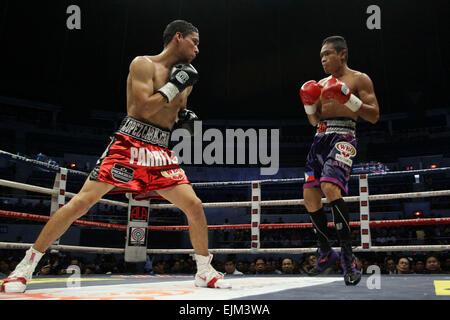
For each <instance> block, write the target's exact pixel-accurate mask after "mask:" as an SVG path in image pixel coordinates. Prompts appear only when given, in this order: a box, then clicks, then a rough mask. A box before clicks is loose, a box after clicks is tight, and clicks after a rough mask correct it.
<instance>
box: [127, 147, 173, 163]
mask: <svg viewBox="0 0 450 320" xmlns="http://www.w3.org/2000/svg"><path fill="white" fill-rule="evenodd" d="M135 163H136V164H137V165H138V166H143V167H161V166H167V165H171V164H178V158H177V157H176V156H175V155H172V156H169V155H168V154H167V152H165V151H164V150H153V151H150V150H148V149H147V148H135V147H131V148H130V164H135Z"/></svg>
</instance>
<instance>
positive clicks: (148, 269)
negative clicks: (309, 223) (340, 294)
mask: <svg viewBox="0 0 450 320" xmlns="http://www.w3.org/2000/svg"><path fill="white" fill-rule="evenodd" d="M23 255H24V251H23V250H2V251H0V278H5V277H7V276H8V275H9V273H10V272H11V271H12V270H14V268H15V267H16V265H17V264H18V263H19V262H20V260H21V259H22V257H23ZM92 256H95V257H94V258H93V257H90V258H86V257H80V256H77V255H75V254H73V253H67V252H59V253H50V252H47V253H46V254H45V255H44V256H43V258H42V259H41V261H40V262H39V264H38V266H37V268H36V270H35V273H34V275H40V276H49V275H51V276H57V275H67V274H68V273H74V272H77V273H79V274H83V275H89V274H148V275H161V274H169V275H177V274H178V275H194V274H195V273H196V263H195V261H194V260H193V258H192V257H191V256H190V255H179V256H177V257H176V258H174V257H173V256H171V255H165V256H159V255H158V256H153V257H151V256H149V255H148V256H147V261H146V262H145V263H144V262H143V263H127V262H125V261H124V260H123V256H121V255H115V254H97V255H92ZM356 256H357V260H358V269H359V270H360V271H361V272H362V273H363V274H372V273H373V272H378V271H379V272H380V273H381V274H392V275H394V274H449V273H450V256H449V255H448V253H447V252H441V253H439V252H436V253H428V254H426V253H412V254H410V255H405V254H403V253H398V254H393V253H374V252H368V253H358V254H356ZM317 257H318V254H317V253H309V254H301V255H295V256H292V255H290V256H289V257H281V258H273V257H270V255H269V256H268V255H265V256H257V257H255V256H253V255H248V256H247V257H246V258H245V259H236V256H235V255H227V256H224V255H216V256H215V258H214V259H213V262H212V265H213V266H214V267H215V268H216V269H217V270H218V271H220V272H222V273H224V274H225V275H226V276H231V275H262V274H272V275H277V274H278V275H281V274H298V275H302V274H303V275H307V274H308V272H309V270H310V269H311V268H313V267H314V266H315V265H316V263H317ZM378 268H379V269H378ZM342 273H343V271H342V267H341V265H340V260H337V261H336V263H335V264H334V265H333V266H331V267H330V268H328V269H327V270H325V272H324V274H331V275H333V274H336V275H338V274H342Z"/></svg>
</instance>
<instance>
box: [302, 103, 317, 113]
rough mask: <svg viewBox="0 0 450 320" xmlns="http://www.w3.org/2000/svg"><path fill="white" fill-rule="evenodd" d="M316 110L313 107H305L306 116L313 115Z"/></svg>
mask: <svg viewBox="0 0 450 320" xmlns="http://www.w3.org/2000/svg"><path fill="white" fill-rule="evenodd" d="M316 110H317V107H316V106H315V105H312V106H305V112H306V114H314V113H316Z"/></svg>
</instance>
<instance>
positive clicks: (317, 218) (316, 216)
mask: <svg viewBox="0 0 450 320" xmlns="http://www.w3.org/2000/svg"><path fill="white" fill-rule="evenodd" d="M303 198H304V201H305V207H306V210H307V211H308V213H309V216H310V218H311V222H312V224H313V226H314V229H315V231H316V234H317V237H318V240H319V246H320V250H321V251H324V252H327V251H329V250H330V249H331V247H330V244H329V241H330V239H329V238H330V236H329V232H328V227H327V225H328V221H327V216H326V215H325V212H324V210H323V206H322V193H321V192H320V189H319V188H305V189H303Z"/></svg>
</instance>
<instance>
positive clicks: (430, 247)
mask: <svg viewBox="0 0 450 320" xmlns="http://www.w3.org/2000/svg"><path fill="white" fill-rule="evenodd" d="M32 245H33V244H32V243H13V242H0V249H22V250H27V249H29V248H30V247H31V246H32ZM333 249H334V250H336V251H337V252H339V251H341V248H340V247H334V248H333ZM449 249H450V245H423V246H421V245H412V246H378V247H371V248H370V251H371V252H372V251H374V252H391V251H392V252H393V251H443V250H449ZM49 250H60V251H69V252H84V253H101V254H107V253H116V254H123V253H124V252H125V249H121V248H101V247H81V246H68V245H51V246H50V247H49ZM208 251H209V252H211V253H212V254H231V253H245V254H260V253H293V254H298V253H309V252H316V251H317V248H259V249H230V248H226V249H209V250H208ZM353 252H367V250H365V249H363V248H362V247H355V248H354V249H353ZM147 253H148V254H194V249H147Z"/></svg>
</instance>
